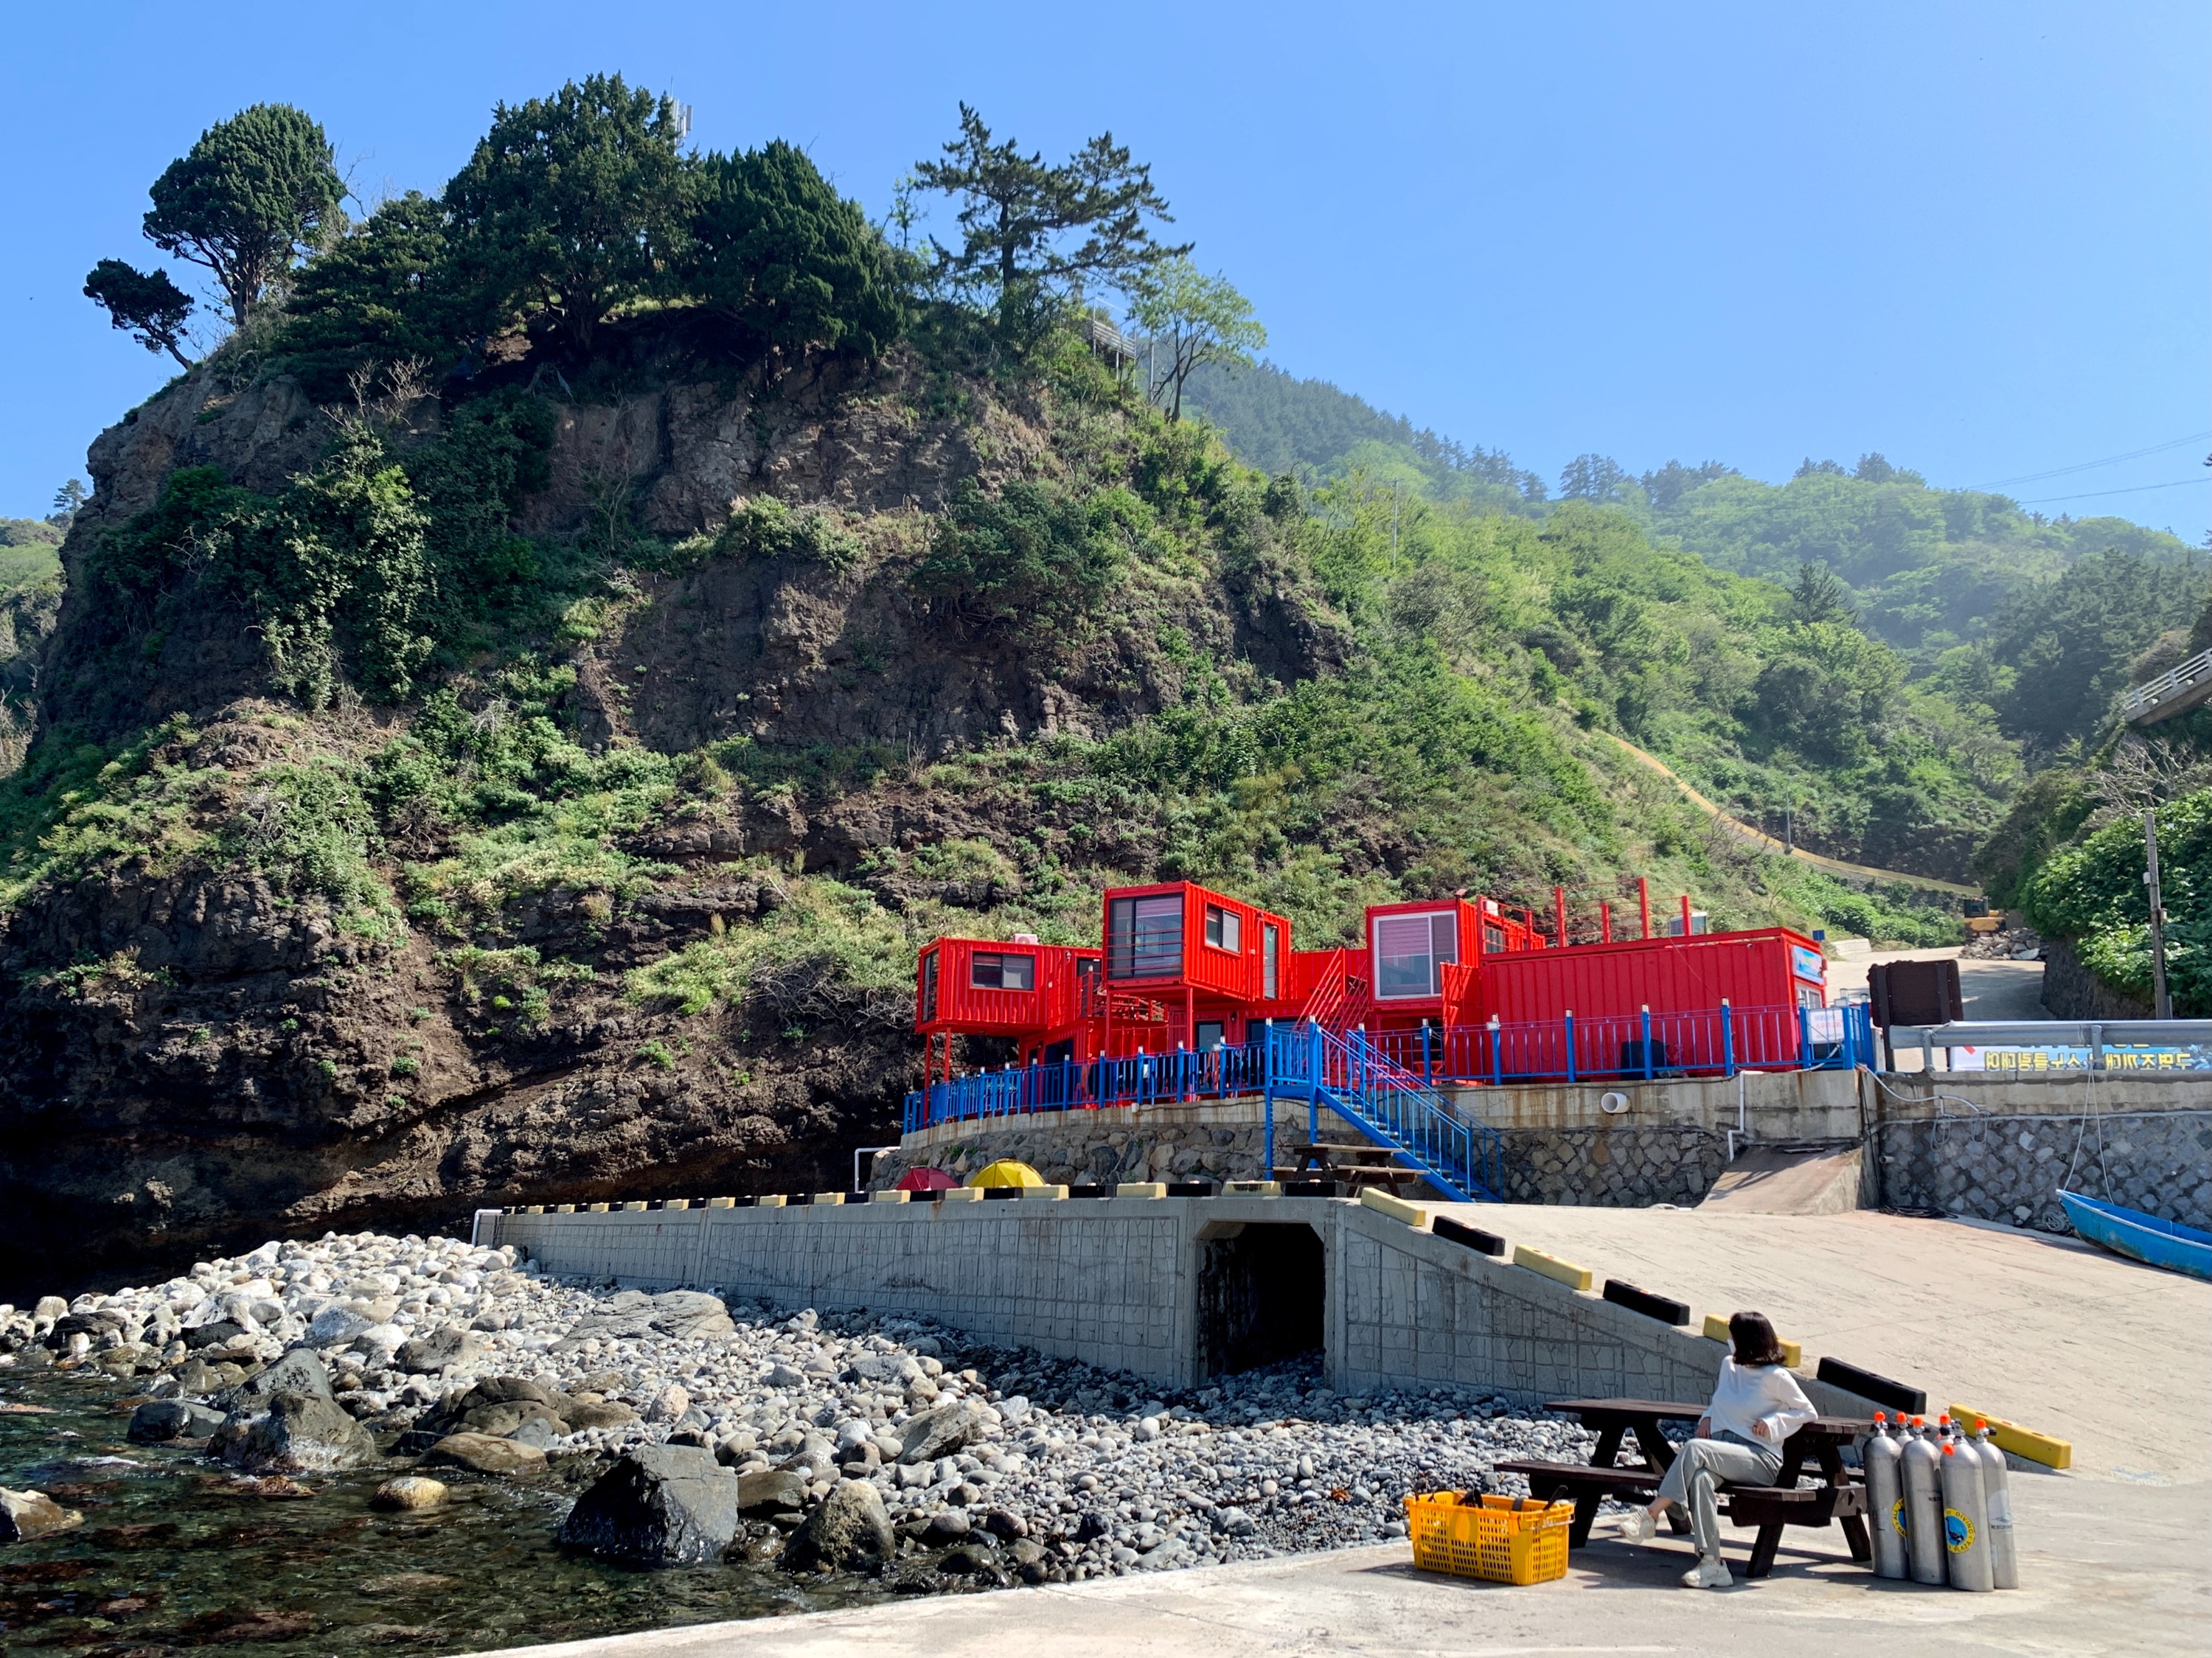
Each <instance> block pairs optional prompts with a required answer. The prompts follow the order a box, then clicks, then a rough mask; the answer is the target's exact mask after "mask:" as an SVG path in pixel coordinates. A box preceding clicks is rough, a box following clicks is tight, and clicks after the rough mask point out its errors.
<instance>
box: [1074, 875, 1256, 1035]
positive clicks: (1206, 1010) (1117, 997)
mask: <svg viewBox="0 0 2212 1658" xmlns="http://www.w3.org/2000/svg"><path fill="white" fill-rule="evenodd" d="M1103 919H1104V926H1103V929H1102V930H1101V933H1100V937H1101V938H1103V940H1104V955H1105V981H1106V991H1107V993H1108V996H1109V1005H1108V1007H1107V1009H1106V1011H1105V1016H1104V1017H1105V1024H1106V1027H1107V1029H1106V1030H1105V1031H1104V1032H1103V1036H1102V1041H1103V1051H1104V1052H1106V1053H1109V1054H1116V1055H1119V1054H1125V1053H1133V1052H1135V1051H1136V1046H1137V1045H1138V1044H1137V1043H1135V1042H1133V1041H1132V1040H1130V1038H1131V1037H1133V1036H1136V1035H1138V1034H1139V1033H1138V1032H1137V1031H1136V1030H1135V1029H1133V1026H1134V1025H1135V1024H1137V1023H1144V1024H1145V1025H1146V1026H1147V1027H1149V1028H1147V1029H1145V1030H1144V1031H1143V1032H1142V1035H1143V1036H1146V1037H1149V1038H1150V1039H1151V1040H1152V1042H1164V1043H1165V1044H1166V1046H1167V1047H1168V1048H1193V1049H1195V1050H1199V1051H1201V1052H1202V1051H1205V1050H1206V1049H1210V1048H1219V1047H1221V1046H1223V1045H1224V1044H1225V1043H1226V1044H1228V1045H1230V1046H1237V1045H1241V1044H1242V1043H1243V1042H1244V1041H1245V1038H1246V1027H1247V1026H1248V1025H1249V1024H1250V1023H1253V1022H1254V1021H1255V1020H1256V1019H1259V1018H1263V1017H1267V1013H1266V1011H1265V1010H1267V1009H1268V1008H1271V1007H1273V1006H1275V1005H1279V1004H1282V1003H1285V1001H1286V1000H1287V999H1288V996H1289V993H1290V983H1291V955H1292V951H1291V924H1290V923H1289V922H1288V921H1286V920H1284V919H1283V918H1282V917H1281V916H1279V915H1272V914H1268V913H1267V911H1266V910H1263V909H1260V908H1256V907H1255V906H1253V905H1251V904H1248V903H1245V902H1243V900H1241V899H1237V898H1232V897H1231V896H1229V895H1228V894H1227V893H1224V892H1215V891H1212V890H1210V889H1208V888H1206V887H1202V886H1200V885H1198V884H1196V883H1194V882H1190V881H1170V882H1164V883H1162V884H1158V885H1157V886H1146V887H1115V888H1112V889H1109V890H1108V892H1107V894H1106V902H1105V914H1104V918H1103ZM1125 1004H1126V1005H1129V1006H1128V1007H1127V1011H1125ZM1137 1005H1152V1006H1157V1007H1158V1009H1160V1010H1161V1011H1163V1012H1164V1015H1165V1018H1164V1021H1154V1020H1150V1019H1146V1020H1143V1021H1138V1020H1136V1019H1134V1018H1133V1017H1131V1015H1132V1014H1133V1013H1134V1012H1135V1011H1136V1008H1137ZM1117 1024H1120V1025H1122V1026H1123V1027H1124V1029H1123V1031H1122V1033H1121V1034H1116V1032H1115V1029H1114V1027H1115V1025H1117ZM1162 1026H1164V1028H1161V1027H1162ZM1149 1051H1152V1052H1159V1051H1161V1050H1160V1048H1157V1047H1152V1048H1150V1049H1149Z"/></svg>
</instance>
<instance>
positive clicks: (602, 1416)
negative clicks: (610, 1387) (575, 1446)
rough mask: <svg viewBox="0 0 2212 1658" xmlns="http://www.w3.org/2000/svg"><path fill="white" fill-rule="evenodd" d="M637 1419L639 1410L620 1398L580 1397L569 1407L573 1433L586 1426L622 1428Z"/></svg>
mask: <svg viewBox="0 0 2212 1658" xmlns="http://www.w3.org/2000/svg"><path fill="white" fill-rule="evenodd" d="M636 1420H637V1412H635V1411H634V1410H632V1409H631V1408H630V1407H629V1406H627V1405H625V1404H623V1402H622V1401H621V1400H618V1399H580V1400H577V1401H576V1402H575V1403H574V1405H571V1406H569V1407H568V1430H569V1431H570V1432H571V1433H575V1432H580V1430H583V1429H586V1428H620V1427H623V1426H626V1425H627V1424H630V1423H632V1422H635V1421H636Z"/></svg>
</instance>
